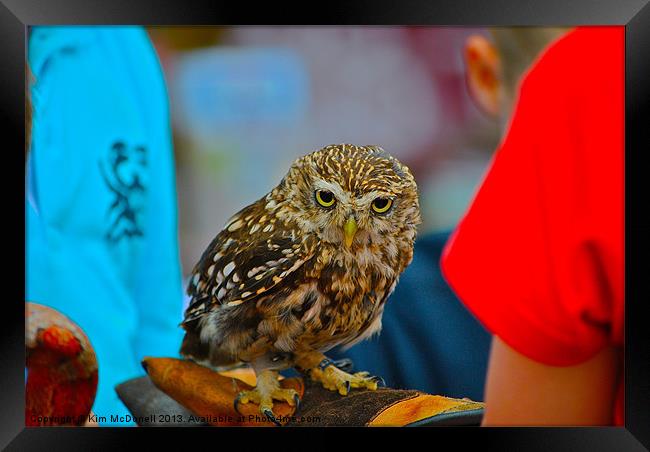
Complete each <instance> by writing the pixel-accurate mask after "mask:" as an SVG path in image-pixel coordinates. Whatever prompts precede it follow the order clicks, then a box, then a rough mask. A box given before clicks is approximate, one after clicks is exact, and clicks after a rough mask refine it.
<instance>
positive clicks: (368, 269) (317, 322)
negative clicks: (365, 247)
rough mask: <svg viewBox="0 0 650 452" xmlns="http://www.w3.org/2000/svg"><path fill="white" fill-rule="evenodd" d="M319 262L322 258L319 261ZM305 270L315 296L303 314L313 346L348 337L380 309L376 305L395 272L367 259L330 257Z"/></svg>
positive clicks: (364, 324) (382, 297)
mask: <svg viewBox="0 0 650 452" xmlns="http://www.w3.org/2000/svg"><path fill="white" fill-rule="evenodd" d="M321 262H322V261H321ZM323 264H324V265H322V266H321V267H320V268H317V269H312V271H309V270H308V271H307V276H308V278H309V279H310V280H311V281H312V282H313V285H314V289H315V291H316V293H317V294H318V296H317V297H316V299H315V301H314V304H313V306H310V310H309V311H307V313H306V315H305V317H304V319H303V320H304V322H305V323H304V324H305V328H306V333H307V334H308V335H310V336H313V338H314V342H316V343H317V344H314V345H316V346H325V345H327V344H329V343H334V342H338V343H340V342H345V341H347V340H350V339H351V338H353V337H354V336H356V335H357V334H359V333H360V332H361V331H363V330H364V329H366V328H367V327H368V326H369V325H370V324H371V323H372V321H373V320H374V319H375V318H376V316H377V315H378V314H379V313H380V312H381V309H380V307H381V306H380V305H381V303H382V302H383V301H384V299H385V295H386V293H387V292H388V291H389V288H390V287H391V285H392V284H393V282H394V281H395V274H394V273H393V272H392V271H391V270H386V269H384V268H382V266H380V265H373V263H372V261H371V260H367V261H366V264H365V265H360V264H359V262H358V261H357V260H356V259H346V257H345V256H343V257H342V258H340V259H330V260H328V261H325V262H323Z"/></svg>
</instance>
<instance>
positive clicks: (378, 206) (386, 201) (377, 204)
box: [372, 198, 393, 213]
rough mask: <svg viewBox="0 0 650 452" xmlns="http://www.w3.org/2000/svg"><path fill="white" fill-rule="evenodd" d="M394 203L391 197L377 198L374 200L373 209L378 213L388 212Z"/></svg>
mask: <svg viewBox="0 0 650 452" xmlns="http://www.w3.org/2000/svg"><path fill="white" fill-rule="evenodd" d="M392 205H393V200H392V199H390V198H375V200H374V201H373V202H372V210H374V211H375V212H377V213H386V212H388V209H390V208H391V206H392Z"/></svg>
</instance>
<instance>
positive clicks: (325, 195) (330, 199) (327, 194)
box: [316, 190, 336, 207]
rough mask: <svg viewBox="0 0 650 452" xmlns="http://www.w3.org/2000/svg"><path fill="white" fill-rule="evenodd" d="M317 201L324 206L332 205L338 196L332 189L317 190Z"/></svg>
mask: <svg viewBox="0 0 650 452" xmlns="http://www.w3.org/2000/svg"><path fill="white" fill-rule="evenodd" d="M316 202H317V203H318V204H320V205H321V206H323V207H332V206H333V205H334V203H335V202H336V198H335V197H334V193H332V192H331V191H327V190H316Z"/></svg>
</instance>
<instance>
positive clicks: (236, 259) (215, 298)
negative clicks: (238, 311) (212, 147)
mask: <svg viewBox="0 0 650 452" xmlns="http://www.w3.org/2000/svg"><path fill="white" fill-rule="evenodd" d="M259 203H260V202H259V201H258V203H255V204H253V205H251V206H249V207H247V208H245V209H244V210H242V211H241V212H239V213H238V214H236V215H235V216H234V217H233V218H231V219H230V220H229V222H228V224H227V225H226V227H225V228H224V229H223V230H222V231H221V232H220V233H219V234H218V235H217V237H216V238H215V239H214V240H213V241H212V243H211V244H210V246H209V247H208V248H207V249H206V251H205V252H204V253H203V256H202V257H201V260H200V261H199V263H198V264H197V265H196V266H195V268H194V271H193V273H192V280H191V281H190V284H189V286H188V294H189V295H190V296H191V297H192V300H191V302H190V305H189V307H188V308H187V310H186V311H185V319H184V320H183V323H188V322H191V321H192V320H195V319H197V318H199V317H200V316H201V315H203V314H204V313H206V312H208V311H210V310H212V309H213V308H215V307H217V306H236V305H239V304H241V303H244V302H248V301H251V300H254V299H256V298H258V297H260V296H263V295H264V294H266V293H267V292H268V291H269V290H271V289H273V288H274V287H276V286H277V285H278V284H280V283H281V282H283V281H284V282H286V281H287V279H288V278H290V277H291V276H294V275H295V271H296V270H297V269H299V268H300V267H301V266H302V264H303V263H304V262H306V261H307V260H309V259H310V258H311V257H312V256H313V254H314V249H315V241H314V240H312V239H311V238H310V236H307V237H305V236H303V234H300V233H299V230H298V229H297V228H294V227H291V226H289V225H287V224H285V223H281V222H280V221H278V220H276V219H275V217H273V216H271V215H269V214H268V213H267V212H266V211H265V209H264V204H261V205H258V204H259Z"/></svg>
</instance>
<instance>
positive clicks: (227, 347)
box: [181, 144, 420, 368]
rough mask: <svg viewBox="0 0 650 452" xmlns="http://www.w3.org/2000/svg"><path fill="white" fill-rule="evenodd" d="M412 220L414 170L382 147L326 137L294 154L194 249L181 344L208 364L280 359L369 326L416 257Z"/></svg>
mask: <svg viewBox="0 0 650 452" xmlns="http://www.w3.org/2000/svg"><path fill="white" fill-rule="evenodd" d="M318 196H323V197H326V198H327V200H328V203H329V202H332V205H331V206H329V205H326V204H328V203H326V202H324V201H323V200H322V199H320V201H319V199H318ZM332 200H333V201H332ZM319 202H320V203H319ZM378 206H381V208H379V207H378ZM386 206H388V208H387V207H386ZM383 209H387V210H386V211H385V212H383V211H382V210H383ZM350 223H354V228H352V229H351V230H347V232H346V227H347V226H346V224H350ZM419 223H420V212H419V205H418V196H417V186H416V183H415V180H414V178H413V176H412V174H411V172H410V171H409V169H408V168H407V167H406V166H405V165H403V164H401V163H400V162H399V161H397V160H396V159H395V158H393V157H391V156H390V155H388V154H387V153H386V152H384V151H383V150H382V149H381V148H379V147H377V146H354V145H348V144H345V145H330V146H327V147H325V148H323V149H321V150H319V151H316V152H313V153H311V154H309V155H306V156H304V157H301V158H299V159H298V160H296V161H295V162H294V163H293V165H292V166H291V168H290V170H289V172H288V173H287V175H286V176H285V177H284V178H283V179H282V181H281V182H280V184H279V185H278V186H277V187H275V188H274V189H273V190H272V191H271V192H270V193H268V194H267V195H266V196H264V197H263V198H261V199H259V200H258V201H256V202H255V203H253V204H251V205H249V206H247V207H245V208H244V209H242V210H241V211H239V212H238V213H237V214H235V215H234V216H233V217H232V218H231V219H230V220H228V222H227V223H226V225H225V227H224V229H223V230H222V231H221V232H219V234H218V235H217V236H216V238H215V239H214V240H213V241H212V243H210V245H209V246H208V248H207V249H206V250H205V252H204V253H203V255H202V256H201V259H200V260H199V262H198V264H197V265H196V266H195V268H194V270H193V273H192V279H191V282H190V284H189V287H188V294H189V295H190V296H191V297H192V299H191V302H190V306H189V307H188V309H187V311H186V313H185V319H184V321H183V323H182V325H183V327H184V328H185V330H186V336H185V339H184V341H183V345H182V348H181V353H182V354H183V355H185V356H186V357H189V358H192V359H194V360H196V361H198V362H202V363H205V364H208V365H211V366H224V365H230V364H234V363H238V362H252V363H254V364H255V363H257V367H258V368H259V367H269V368H271V367H274V368H282V367H289V366H292V365H293V363H294V356H295V355H296V354H300V353H307V352H310V351H313V350H317V351H319V352H324V351H326V350H329V349H330V348H332V347H334V346H336V345H347V346H351V345H353V344H354V343H356V342H358V341H360V340H362V339H364V338H367V337H369V336H370V335H372V334H373V333H376V332H378V331H379V329H380V328H381V315H382V313H383V308H384V303H385V302H386V299H387V298H388V296H389V295H390V293H391V292H392V291H393V289H394V288H395V285H396V283H397V280H398V278H399V275H400V273H401V272H402V271H403V270H404V269H405V268H406V266H407V265H408V264H409V263H410V262H411V260H412V256H413V243H414V240H415V236H416V228H417V225H418V224H419ZM348 229H349V228H348ZM346 233H347V234H348V235H351V236H352V238H351V239H350V242H349V246H348V244H347V243H346V242H345V239H346V237H345V235H346ZM279 356H281V357H283V358H282V360H281V361H282V362H279V361H280V360H279V358H278V357H279ZM260 363H262V364H260ZM264 363H266V364H264Z"/></svg>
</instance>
